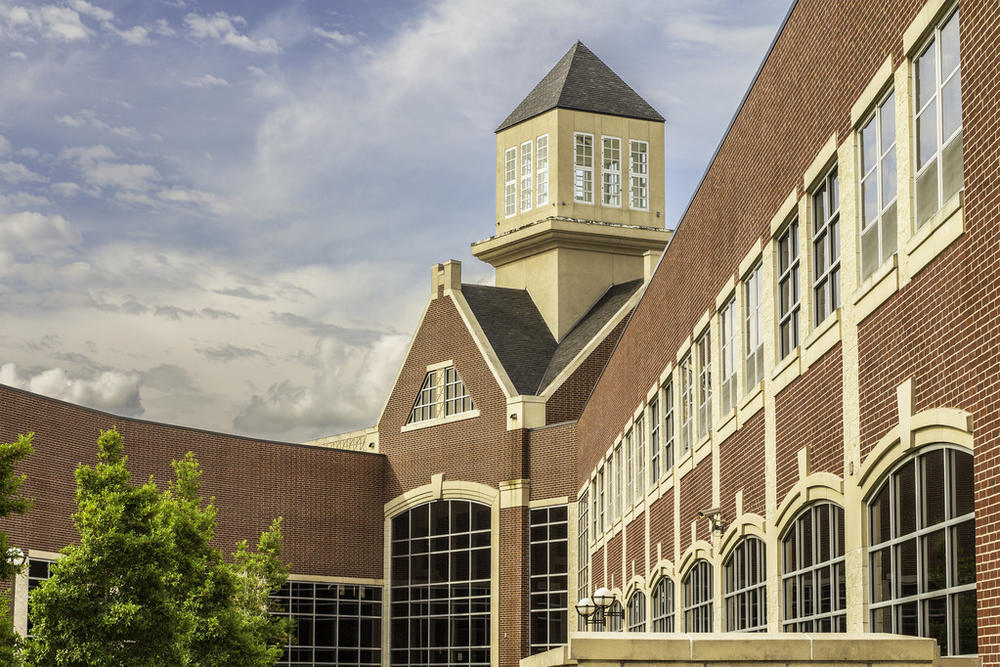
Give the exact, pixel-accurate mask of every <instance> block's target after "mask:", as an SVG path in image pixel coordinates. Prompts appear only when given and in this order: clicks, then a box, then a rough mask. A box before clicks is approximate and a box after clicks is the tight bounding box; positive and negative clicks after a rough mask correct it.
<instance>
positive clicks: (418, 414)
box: [406, 371, 438, 424]
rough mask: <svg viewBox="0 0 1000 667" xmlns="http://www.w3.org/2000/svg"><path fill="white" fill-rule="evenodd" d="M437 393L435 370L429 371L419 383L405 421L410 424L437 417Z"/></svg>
mask: <svg viewBox="0 0 1000 667" xmlns="http://www.w3.org/2000/svg"><path fill="white" fill-rule="evenodd" d="M437 394H438V386H437V371H429V372H428V373H427V375H425V376H424V383H423V384H422V385H420V393H419V394H417V400H416V401H415V402H414V403H413V409H412V410H410V418H409V419H407V420H406V423H407V424H412V423H414V422H422V421H426V420H428V419H434V418H435V417H437V415H438V412H437Z"/></svg>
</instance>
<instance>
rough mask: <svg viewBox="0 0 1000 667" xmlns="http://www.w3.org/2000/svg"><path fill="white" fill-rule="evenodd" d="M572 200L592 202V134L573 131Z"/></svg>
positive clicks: (580, 202)
mask: <svg viewBox="0 0 1000 667" xmlns="http://www.w3.org/2000/svg"><path fill="white" fill-rule="evenodd" d="M573 201H575V202H577V203H579V204H593V203H594V135H592V134H588V133H586V132H574V133H573Z"/></svg>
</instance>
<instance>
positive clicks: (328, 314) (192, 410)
mask: <svg viewBox="0 0 1000 667" xmlns="http://www.w3.org/2000/svg"><path fill="white" fill-rule="evenodd" d="M788 5H789V2H788V0H745V1H730V2H722V1H718V0H717V1H713V0H630V1H629V2H621V3H618V2H609V1H607V0H603V1H599V2H598V1H594V2H580V1H572V2H570V1H567V0H550V1H549V2H546V3H538V2H533V1H528V0H516V1H512V2H503V3H486V2H471V1H463V0H441V1H430V2H413V3H402V2H387V1H383V2H341V1H328V2H318V1H313V2H310V1H291V2H281V3H260V2H196V1H195V0H159V1H154V0H149V1H143V2H129V1H119V2H106V1H100V0H95V1H94V2H88V1H85V0H70V1H69V2H52V3H46V2H41V3H16V2H10V1H9V0H0V309H2V312H3V321H4V325H3V327H0V383H4V384H10V385H14V386H18V387H22V388H25V389H29V390H32V391H37V392H39V393H43V394H47V395H51V396H55V397H57V398H61V399H64V400H69V401H72V402H77V403H81V404H84V405H89V406H92V407H96V408H100V409H104V410H108V411H110V412H113V413H116V414H122V415H128V416H141V417H143V418H146V419H153V420H158V421H166V422H172V423H179V424H184V425H188V426H196V427H201V428H209V429H213V430H221V431H230V432H238V433H244V434H249V435H254V436H258V437H267V438H277V439H281V440H292V441H295V440H302V439H307V438H312V437H317V436H320V435H328V434H332V433H337V432H340V431H345V430H351V429H355V428H360V427H363V426H367V425H370V424H372V423H374V421H375V419H376V418H377V416H378V412H379V410H380V409H381V407H382V403H383V401H384V400H385V397H386V395H387V392H388V390H389V386H390V384H391V382H392V380H393V378H394V376H395V371H396V369H397V367H398V364H399V363H400V361H401V358H402V354H403V353H404V351H405V349H406V345H407V343H408V340H409V336H410V334H411V333H412V331H413V328H414V326H415V325H416V323H417V319H418V318H419V315H420V312H421V311H422V309H423V306H424V303H425V301H426V298H427V295H428V293H429V267H430V265H431V264H433V263H435V262H439V261H442V260H444V259H448V258H455V259H459V260H462V262H463V269H464V275H465V280H466V282H482V283H487V282H490V281H491V280H492V269H491V268H490V267H489V266H487V265H485V264H482V263H480V262H478V261H477V260H475V259H473V258H472V257H471V255H470V254H469V244H470V243H471V242H472V241H475V240H479V239H482V238H485V237H486V236H488V235H489V234H490V233H491V231H492V229H493V219H492V218H493V213H494V196H495V193H494V191H493V189H494V174H493V169H494V159H495V156H494V151H495V144H494V136H493V130H494V129H495V128H496V126H497V124H498V123H499V122H500V121H501V120H503V119H504V118H505V117H506V116H507V114H508V113H509V112H510V111H511V110H512V109H513V108H514V107H515V106H516V105H517V103H518V102H520V100H521V99H522V98H523V97H524V96H525V95H527V93H528V92H529V91H530V90H531V88H532V87H533V86H534V85H535V83H537V82H538V80H539V79H541V77H542V76H544V74H545V73H546V72H547V71H548V69H549V68H550V67H551V66H552V65H554V64H555V63H556V61H557V60H558V59H559V58H560V57H561V56H562V55H563V53H565V51H566V50H567V49H568V48H569V47H570V46H571V45H572V44H573V42H574V41H575V40H577V39H580V40H582V41H583V42H584V43H585V44H587V46H589V47H590V48H591V49H592V50H593V51H594V52H595V53H596V54H597V55H598V57H600V58H601V59H602V60H604V61H605V62H606V63H607V64H608V65H609V66H610V67H611V68H612V69H614V70H615V71H616V72H618V73H619V74H620V75H621V76H622V78H624V79H625V80H626V81H627V82H628V83H629V84H630V85H631V86H632V87H633V88H635V89H636V90H637V91H638V92H639V94H640V95H642V96H643V97H644V98H645V99H646V100H647V101H649V102H650V103H651V104H652V105H653V106H654V107H655V108H656V109H657V110H658V111H660V113H662V114H663V115H664V116H665V117H666V118H667V124H666V142H667V164H666V169H665V178H666V188H667V189H666V191H667V216H666V218H667V224H668V226H673V224H675V222H676V220H677V219H678V218H679V217H680V215H681V214H682V212H683V208H684V207H685V206H686V204H687V201H688V199H689V198H690V196H691V194H692V192H693V191H694V188H695V187H696V186H697V183H698V180H699V179H700V177H701V174H702V172H703V171H704V169H705V166H706V165H707V162H708V160H709V158H710V157H711V154H712V152H713V150H714V148H715V146H716V145H717V143H718V141H719V140H720V138H721V137H722V134H723V132H724V131H725V128H726V125H727V124H728V122H729V119H730V117H731V116H732V114H733V112H734V111H735V109H736V106H737V105H738V104H739V101H740V99H741V98H742V96H743V93H744V92H745V90H746V87H747V85H748V84H749V82H750V80H751V78H752V76H753V74H754V72H755V71H756V69H757V66H758V65H759V63H760V60H761V58H762V57H763V55H764V53H765V51H766V49H767V47H768V45H769V44H770V42H771V40H772V39H773V37H774V34H775V32H776V31H777V29H778V27H779V24H780V22H781V20H782V18H783V17H784V15H785V13H786V11H787V9H788Z"/></svg>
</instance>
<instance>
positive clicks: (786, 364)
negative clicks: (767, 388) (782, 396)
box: [771, 346, 802, 394]
mask: <svg viewBox="0 0 1000 667" xmlns="http://www.w3.org/2000/svg"><path fill="white" fill-rule="evenodd" d="M799 350H800V348H799V347H798V346H796V347H795V349H794V350H792V351H791V352H790V353H788V354H787V355H786V356H785V358H784V359H782V360H781V361H780V362H779V363H778V365H777V366H775V367H774V370H773V371H771V382H772V385H771V386H772V388H773V391H774V393H775V394H777V393H778V392H779V391H781V390H782V389H784V388H785V387H787V386H788V385H789V384H790V383H791V382H792V380H794V379H795V378H797V377H798V376H799V373H800V372H801V371H802V365H801V364H800V363H799Z"/></svg>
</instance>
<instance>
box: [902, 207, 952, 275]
mask: <svg viewBox="0 0 1000 667" xmlns="http://www.w3.org/2000/svg"><path fill="white" fill-rule="evenodd" d="M964 208H965V190H964V189H963V190H959V191H958V192H956V193H955V194H954V196H952V198H951V199H949V200H948V201H946V202H945V204H944V206H942V207H941V210H940V211H938V212H937V213H935V214H934V217H932V218H931V219H930V220H928V221H927V222H925V223H924V226H923V227H921V228H920V229H919V230H917V233H916V234H914V235H913V236H912V237H911V238H910V240H909V241H907V242H906V246H905V248H904V252H906V274H907V275H906V279H907V280H909V279H910V278H913V277H914V276H915V275H917V273H919V272H920V270H921V269H923V268H924V267H925V266H927V265H928V264H930V263H931V260H933V259H934V258H935V257H937V256H938V255H939V254H941V253H942V252H943V251H944V249H945V248H947V247H948V246H949V245H951V243H952V242H953V241H954V240H955V239H957V238H958V237H959V236H961V235H962V233H963V232H964V231H965V219H964V214H963V211H964Z"/></svg>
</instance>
